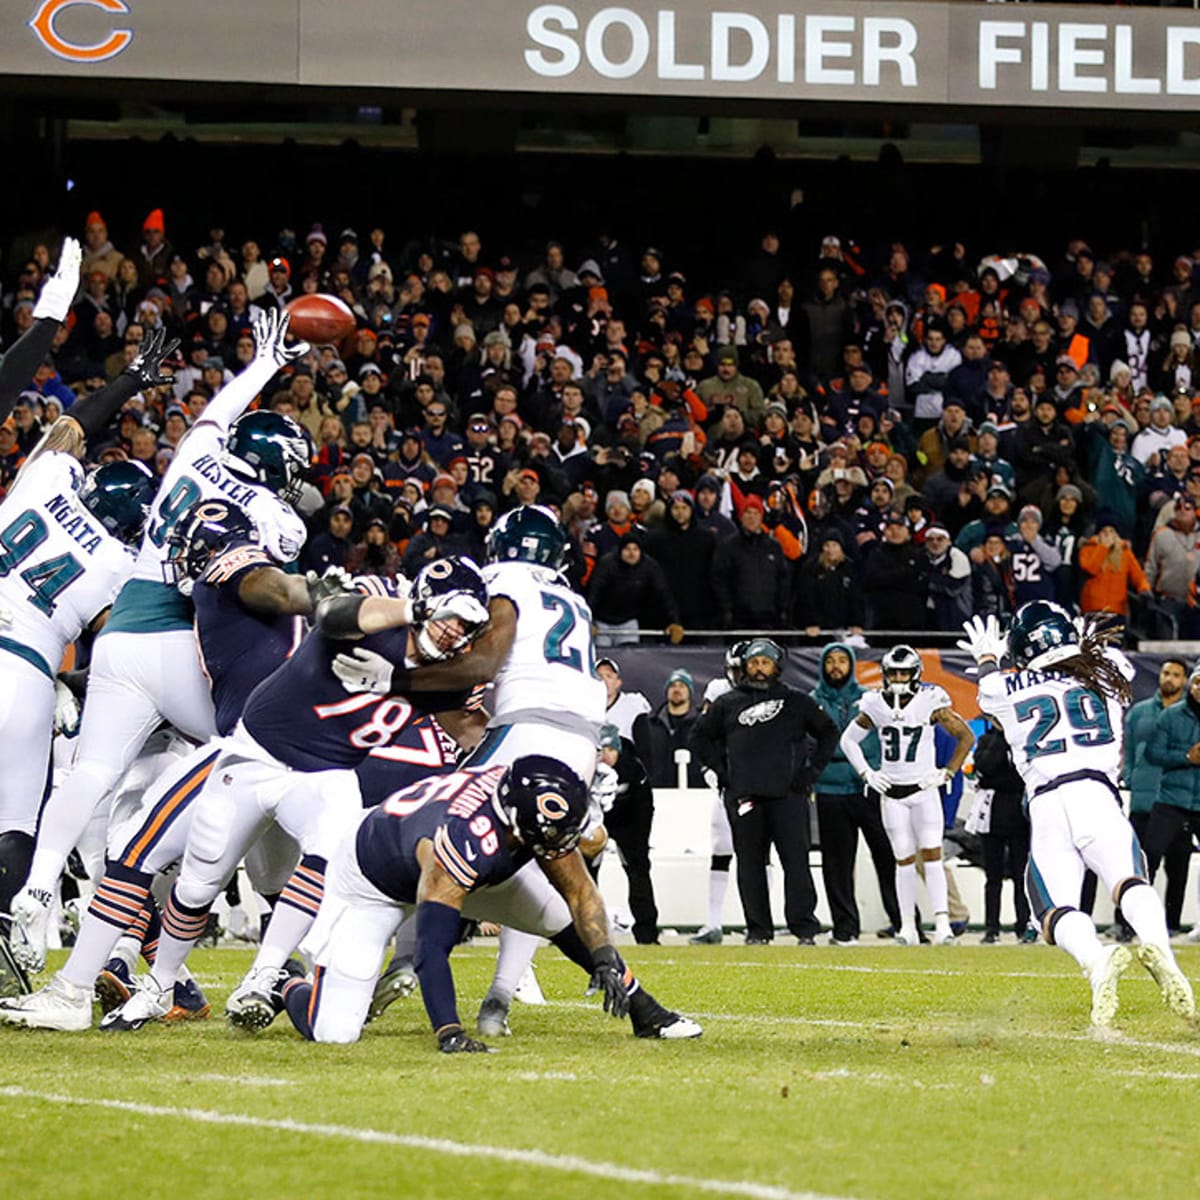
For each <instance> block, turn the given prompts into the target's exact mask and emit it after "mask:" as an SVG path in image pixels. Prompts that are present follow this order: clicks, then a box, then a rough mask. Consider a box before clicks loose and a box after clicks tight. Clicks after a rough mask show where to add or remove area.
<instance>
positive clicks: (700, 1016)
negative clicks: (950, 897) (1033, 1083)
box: [546, 1000, 1200, 1058]
mask: <svg viewBox="0 0 1200 1200" xmlns="http://www.w3.org/2000/svg"><path fill="white" fill-rule="evenodd" d="M546 1005H547V1007H549V1008H589V1009H593V1010H594V1011H596V1012H597V1013H599V1012H600V1011H601V1010H600V1005H599V1001H595V1002H592V1003H588V1002H587V1001H583V1000H547V1001H546ZM1080 1013H1081V1019H1082V1017H1083V1016H1084V1015H1086V1010H1085V1009H1083V1008H1081V1009H1080ZM687 1015H688V1016H689V1017H693V1018H694V1019H695V1020H697V1021H729V1022H732V1023H735V1024H738V1025H766V1026H781V1025H782V1026H787V1025H797V1026H812V1027H815V1028H819V1029H864V1030H868V1031H874V1032H877V1033H884V1032H889V1033H890V1032H894V1031H896V1030H898V1029H900V1030H906V1029H914V1030H915V1032H916V1033H918V1034H920V1033H944V1034H951V1035H954V1036H961V1035H962V1034H963V1033H967V1032H970V1031H971V1030H976V1029H977V1030H978V1031H979V1032H981V1033H985V1034H986V1035H987V1036H988V1037H1002V1038H1006V1039H1009V1038H1011V1039H1021V1038H1037V1039H1041V1040H1044V1041H1050V1042H1083V1043H1086V1044H1089V1045H1103V1046H1105V1047H1110V1046H1111V1047H1119V1048H1125V1049H1129V1050H1159V1051H1162V1052H1163V1053H1164V1054H1186V1055H1190V1056H1192V1057H1193V1058H1200V1043H1196V1042H1190V1043H1189V1042H1153V1041H1146V1040H1143V1039H1141V1038H1131V1037H1126V1036H1125V1035H1124V1034H1123V1033H1121V1031H1120V1030H1112V1031H1110V1035H1109V1036H1108V1037H1105V1038H1103V1039H1098V1038H1097V1037H1096V1036H1095V1035H1094V1034H1091V1033H1055V1032H1054V1031H1052V1030H1034V1029H992V1028H990V1027H986V1026H985V1024H984V1023H982V1022H979V1021H975V1020H967V1021H966V1022H964V1023H963V1024H962V1025H936V1024H929V1023H928V1022H926V1021H925V1020H924V1019H923V1018H921V1017H918V1016H891V1017H877V1018H876V1019H874V1020H871V1021H842V1020H837V1019H835V1018H832V1017H790V1016H776V1015H773V1014H767V1013H732V1012H694V1011H692V1010H690V1009H689V1010H688V1013H687Z"/></svg>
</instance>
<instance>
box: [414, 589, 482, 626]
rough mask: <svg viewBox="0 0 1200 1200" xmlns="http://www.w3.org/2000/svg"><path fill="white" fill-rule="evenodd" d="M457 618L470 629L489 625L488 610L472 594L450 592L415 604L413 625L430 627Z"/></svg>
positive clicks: (417, 601)
mask: <svg viewBox="0 0 1200 1200" xmlns="http://www.w3.org/2000/svg"><path fill="white" fill-rule="evenodd" d="M455 617H457V618H458V619H459V620H460V621H462V623H463V624H464V625H465V626H466V627H467V628H468V629H476V628H479V627H482V626H483V625H486V624H487V619H488V610H487V609H486V608H485V607H484V606H483V605H482V604H480V602H479V600H478V599H477V598H476V597H474V596H472V595H471V593H470V592H450V593H449V594H448V595H445V596H432V597H430V599H429V600H416V601H414V602H413V623H414V624H417V625H428V624H429V623H430V622H434V621H452V620H453V619H454V618H455Z"/></svg>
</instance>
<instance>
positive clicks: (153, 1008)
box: [100, 976, 173, 1033]
mask: <svg viewBox="0 0 1200 1200" xmlns="http://www.w3.org/2000/svg"><path fill="white" fill-rule="evenodd" d="M172 998H173V997H172V993H171V992H165V991H160V990H159V988H158V985H157V984H156V983H155V982H154V980H153V979H152V978H151V977H149V976H147V978H146V979H145V981H144V982H143V983H142V985H141V986H140V987H139V988H138V990H137V991H136V992H134V993H133V995H132V996H130V997H129V999H128V1000H126V1001H125V1003H124V1004H122V1005H121V1007H120V1008H114V1009H113V1010H112V1012H110V1013H108V1014H107V1015H106V1016H105V1017H103V1018H102V1019H101V1021H100V1028H101V1029H102V1030H103V1031H104V1032H105V1033H133V1032H135V1031H136V1030H138V1029H141V1028H142V1026H143V1025H150V1024H152V1023H154V1022H155V1021H161V1020H162V1019H163V1017H165V1016H166V1015H167V1013H168V1012H170V1011H171V1003H172Z"/></svg>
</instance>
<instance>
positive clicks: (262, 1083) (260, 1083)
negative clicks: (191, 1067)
mask: <svg viewBox="0 0 1200 1200" xmlns="http://www.w3.org/2000/svg"><path fill="white" fill-rule="evenodd" d="M175 1078H176V1079H181V1080H183V1081H184V1082H191V1083H241V1084H245V1086H246V1087H295V1086H296V1082H297V1081H296V1080H295V1079H272V1078H271V1077H270V1076H268V1075H218V1074H208V1075H177V1076H175Z"/></svg>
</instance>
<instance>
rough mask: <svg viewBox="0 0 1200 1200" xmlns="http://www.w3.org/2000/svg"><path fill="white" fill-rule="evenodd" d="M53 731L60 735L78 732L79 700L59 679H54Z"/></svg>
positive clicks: (71, 734) (65, 735) (69, 735)
mask: <svg viewBox="0 0 1200 1200" xmlns="http://www.w3.org/2000/svg"><path fill="white" fill-rule="evenodd" d="M54 732H55V733H57V734H59V735H60V736H61V737H74V736H75V735H76V734H77V733H78V732H79V701H78V700H76V699H75V693H74V692H72V691H71V689H70V688H69V687H67V685H66V684H65V683H63V681H62V680H61V679H56V680H55V681H54Z"/></svg>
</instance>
